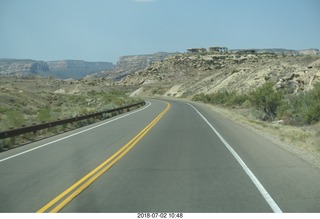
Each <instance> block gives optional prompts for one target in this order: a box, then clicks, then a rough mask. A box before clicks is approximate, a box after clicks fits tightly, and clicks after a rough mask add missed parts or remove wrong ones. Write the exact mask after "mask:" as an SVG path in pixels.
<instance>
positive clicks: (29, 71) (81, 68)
mask: <svg viewBox="0 0 320 219" xmlns="http://www.w3.org/2000/svg"><path fill="white" fill-rule="evenodd" d="M113 67H114V66H113V64H112V63H111V62H86V61H81V60H60V61H48V62H45V61H36V60H31V59H0V75H11V76H28V75H41V76H52V77H55V78H60V79H66V78H73V79H80V78H82V77H85V76H86V75H88V74H92V73H95V72H97V71H101V70H110V69H113Z"/></svg>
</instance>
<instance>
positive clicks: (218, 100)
mask: <svg viewBox="0 0 320 219" xmlns="http://www.w3.org/2000/svg"><path fill="white" fill-rule="evenodd" d="M248 99H249V96H248V95H246V94H237V93H236V92H235V91H232V92H229V91H226V90H225V91H218V92H217V93H212V94H204V93H200V94H197V95H195V96H194V97H193V98H192V100H193V101H202V102H204V103H211V104H219V105H226V106H235V105H238V106H241V105H242V104H243V103H244V102H245V101H246V100H248Z"/></svg>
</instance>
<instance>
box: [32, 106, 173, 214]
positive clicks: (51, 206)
mask: <svg viewBox="0 0 320 219" xmlns="http://www.w3.org/2000/svg"><path fill="white" fill-rule="evenodd" d="M169 109H170V104H169V103H167V107H166V108H165V109H164V110H163V111H162V112H161V113H160V114H159V115H158V116H157V117H156V118H155V119H154V120H153V121H152V122H151V123H150V124H149V125H148V126H147V127H145V128H144V129H143V130H142V131H141V132H139V134H137V135H136V136H135V137H134V138H132V139H131V140H130V141H129V142H128V143H127V144H125V145H124V146H123V147H122V148H120V149H119V150H118V151H117V152H116V153H115V154H113V155H112V156H111V157H109V158H108V159H107V160H105V161H104V162H103V163H101V164H100V165H99V166H98V167H96V168H95V169H94V170H92V171H91V172H90V173H88V174H87V175H85V176H84V177H83V178H81V179H80V180H79V181H77V182H76V183H74V184H73V185H72V186H70V187H69V188H68V189H67V190H65V191H64V192H62V193H61V194H60V195H58V196H57V197H55V198H54V199H52V200H51V201H50V202H49V203H48V204H46V205H45V206H43V207H42V208H40V209H39V210H38V211H37V212H38V213H43V212H52V213H54V212H59V211H60V210H61V209H62V208H64V207H65V206H66V205H67V204H68V203H69V202H70V201H71V200H72V199H74V198H75V197H76V196H77V195H79V194H80V193H81V192H82V191H84V190H85V189H86V188H87V187H88V186H89V185H91V184H92V183H93V182H94V181H95V180H97V179H98V178H99V177H100V176H101V175H102V174H103V173H105V172H106V171H107V170H108V169H110V168H111V167H112V166H113V165H114V164H115V163H116V162H118V161H119V160H120V159H121V158H122V157H123V156H124V155H125V154H126V153H128V151H130V149H131V148H133V147H134V146H135V145H136V144H137V143H138V142H139V141H140V140H141V139H142V138H143V137H144V136H145V135H146V134H147V133H148V132H149V131H150V130H151V129H152V127H153V126H155V124H156V123H157V122H158V121H159V120H160V119H161V118H162V116H163V115H164V114H165V113H166V112H167V111H168V110H169Z"/></svg>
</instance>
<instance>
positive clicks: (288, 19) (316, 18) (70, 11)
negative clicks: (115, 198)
mask: <svg viewBox="0 0 320 219" xmlns="http://www.w3.org/2000/svg"><path fill="white" fill-rule="evenodd" d="M212 46H225V47H228V48H229V49H252V48H259V49H263V48H285V49H308V48H317V49H320V0H0V58H16V59H34V60H44V61H53V60H64V59H71V60H85V61H109V62H113V63H116V62H117V60H118V58H119V57H120V56H125V55H139V54H151V53H155V52H185V51H186V50H187V49H188V48H194V47H199V48H208V47H212Z"/></svg>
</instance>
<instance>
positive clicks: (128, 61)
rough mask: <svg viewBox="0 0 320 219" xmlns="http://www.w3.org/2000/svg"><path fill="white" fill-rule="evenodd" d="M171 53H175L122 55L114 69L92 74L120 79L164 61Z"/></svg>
mask: <svg viewBox="0 0 320 219" xmlns="http://www.w3.org/2000/svg"><path fill="white" fill-rule="evenodd" d="M170 55H173V53H165V52H158V53H154V54H147V55H132V56H122V57H120V58H119V61H118V62H117V64H116V65H115V67H114V69H112V70H110V71H101V72H99V73H97V74H94V75H92V76H94V77H108V78H112V79H114V80H119V79H121V78H123V77H125V76H127V75H130V74H133V73H134V72H136V71H138V70H141V69H144V68H145V67H147V66H149V65H151V64H152V63H155V62H158V61H162V60H164V59H165V58H166V57H168V56H170Z"/></svg>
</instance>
